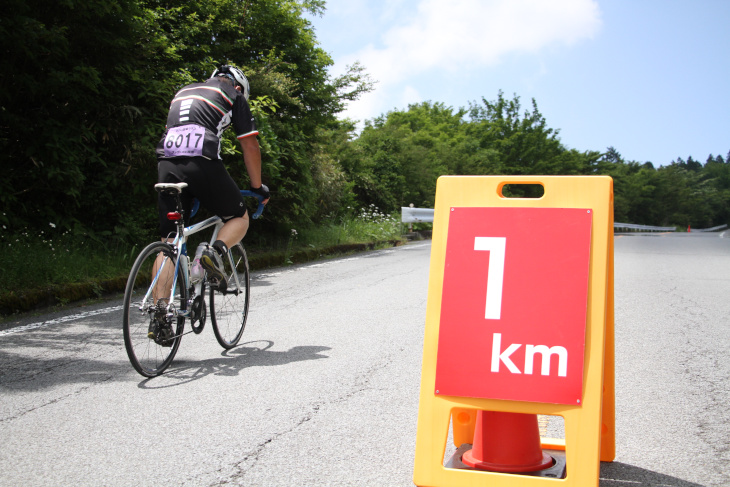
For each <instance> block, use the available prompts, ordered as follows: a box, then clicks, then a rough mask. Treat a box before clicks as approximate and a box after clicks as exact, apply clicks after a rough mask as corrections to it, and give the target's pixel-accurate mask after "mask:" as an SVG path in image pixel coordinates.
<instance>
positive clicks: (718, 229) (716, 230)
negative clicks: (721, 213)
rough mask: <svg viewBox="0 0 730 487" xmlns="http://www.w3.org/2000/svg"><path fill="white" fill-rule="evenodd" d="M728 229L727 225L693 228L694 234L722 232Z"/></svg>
mask: <svg viewBox="0 0 730 487" xmlns="http://www.w3.org/2000/svg"><path fill="white" fill-rule="evenodd" d="M725 229H727V223H726V224H724V225H718V226H716V227H712V228H693V229H692V231H693V232H719V231H720V230H725Z"/></svg>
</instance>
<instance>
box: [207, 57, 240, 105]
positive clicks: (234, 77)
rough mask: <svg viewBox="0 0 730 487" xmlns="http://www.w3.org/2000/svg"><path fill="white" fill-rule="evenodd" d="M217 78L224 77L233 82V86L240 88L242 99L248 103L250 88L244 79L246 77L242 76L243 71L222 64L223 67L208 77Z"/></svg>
mask: <svg viewBox="0 0 730 487" xmlns="http://www.w3.org/2000/svg"><path fill="white" fill-rule="evenodd" d="M218 76H225V77H226V78H228V79H230V80H231V81H233V84H234V85H236V86H240V87H241V92H242V93H243V96H244V98H246V100H247V101H248V94H249V91H250V87H249V84H248V78H246V75H245V74H243V71H241V70H240V69H238V68H237V67H235V66H231V65H230V64H224V65H223V66H221V67H219V68H217V69H216V70H215V71H213V74H211V75H210V77H211V78H216V77H218Z"/></svg>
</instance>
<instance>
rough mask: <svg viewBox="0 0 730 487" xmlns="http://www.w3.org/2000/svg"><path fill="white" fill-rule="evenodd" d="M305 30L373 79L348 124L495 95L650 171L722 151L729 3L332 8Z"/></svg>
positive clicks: (649, 0) (543, 1) (514, 2)
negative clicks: (426, 104) (411, 107)
mask: <svg viewBox="0 0 730 487" xmlns="http://www.w3.org/2000/svg"><path fill="white" fill-rule="evenodd" d="M311 22H312V25H313V27H314V29H315V33H316V36H317V39H318V41H319V43H320V46H321V47H322V48H323V49H324V50H325V51H327V52H328V53H329V54H330V55H331V56H332V58H333V59H334V61H335V65H334V66H333V67H332V69H331V72H332V74H333V75H337V74H341V73H342V72H344V71H345V69H346V66H347V65H349V64H352V63H353V62H355V61H359V62H360V63H361V64H363V65H364V66H365V68H366V70H367V71H368V72H369V73H370V75H371V76H372V77H373V79H375V80H377V81H378V83H377V84H376V89H375V90H374V91H373V92H372V93H369V94H367V95H365V96H363V97H362V98H361V99H360V100H358V101H356V102H353V103H351V104H350V106H349V108H348V110H347V112H346V113H345V116H347V117H349V118H352V119H355V120H366V119H372V118H374V117H377V116H379V115H381V114H384V113H386V112H388V111H390V110H394V109H397V110H404V109H406V108H407V107H408V104H409V103H417V102H421V101H432V102H443V103H445V104H446V105H447V106H451V107H453V108H455V109H456V108H459V107H467V106H468V105H469V103H470V102H475V101H477V102H481V99H482V97H484V98H486V99H487V100H495V99H496V98H497V94H498V92H499V90H502V91H503V92H504V94H505V96H506V97H508V98H512V96H513V95H517V96H519V97H520V100H521V102H522V107H523V109H529V108H531V99H532V98H534V99H535V100H536V102H537V105H538V108H539V110H540V112H541V113H542V114H543V115H544V116H545V118H546V120H547V124H548V126H549V127H551V128H553V129H559V130H560V134H559V137H560V139H561V141H562V142H563V144H564V145H565V146H566V147H568V148H572V149H577V150H580V151H585V150H599V151H603V150H605V149H606V148H607V147H608V146H613V147H615V148H616V149H617V150H618V151H619V152H620V153H621V154H622V155H623V157H624V159H626V160H634V161H639V162H642V163H643V162H646V161H650V162H653V163H654V165H655V166H659V165H663V164H668V163H670V162H671V161H673V160H675V159H677V158H678V157H682V158H683V159H686V158H687V157H688V156H692V157H693V158H695V159H696V160H699V161H700V162H703V163H704V162H705V160H706V159H707V156H708V155H710V154H713V155H718V154H721V155H722V156H723V157H725V156H727V154H728V151H730V76H729V75H730V28H729V27H730V0H632V1H630V0H450V1H448V2H444V1H443V0H387V1H383V0H327V9H326V11H325V13H324V15H323V16H321V17H313V18H311Z"/></svg>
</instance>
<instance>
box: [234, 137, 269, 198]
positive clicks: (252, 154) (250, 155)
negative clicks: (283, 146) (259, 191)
mask: <svg viewBox="0 0 730 487" xmlns="http://www.w3.org/2000/svg"><path fill="white" fill-rule="evenodd" d="M238 140H239V142H240V143H241V151H243V163H244V164H245V165H246V171H247V172H248V177H249V179H250V180H251V187H252V188H260V187H261V149H260V148H259V140H258V139H257V138H256V136H255V135H251V136H248V137H243V138H242V139H238ZM268 201H269V200H268V199H267V200H266V201H264V202H263V203H264V204H266V203H267V202H268Z"/></svg>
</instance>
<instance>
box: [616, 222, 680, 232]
mask: <svg viewBox="0 0 730 487" xmlns="http://www.w3.org/2000/svg"><path fill="white" fill-rule="evenodd" d="M613 229H614V230H633V231H637V232H676V231H677V227H654V226H651V225H636V224H634V223H616V222H614V224H613Z"/></svg>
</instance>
